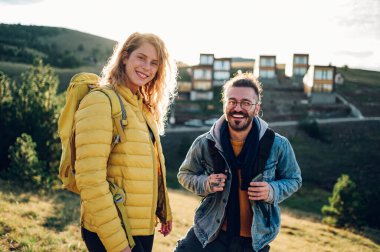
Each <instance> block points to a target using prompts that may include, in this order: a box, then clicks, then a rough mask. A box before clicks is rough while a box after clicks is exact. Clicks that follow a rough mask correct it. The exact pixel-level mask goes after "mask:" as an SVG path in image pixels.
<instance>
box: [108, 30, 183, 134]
mask: <svg viewBox="0 0 380 252" xmlns="http://www.w3.org/2000/svg"><path fill="white" fill-rule="evenodd" d="M144 42H148V43H149V44H151V45H152V46H153V47H154V48H155V49H156V51H157V54H158V61H159V66H158V69H157V73H156V75H155V77H154V78H153V79H152V80H151V81H150V82H149V83H147V84H145V85H144V86H142V87H140V89H139V90H140V92H141V94H142V97H143V102H144V104H145V105H146V106H147V107H148V109H149V110H150V112H151V113H152V114H153V116H154V118H155V120H156V122H157V126H158V130H159V132H160V134H161V135H162V134H164V131H165V123H166V121H167V114H168V111H169V107H170V104H171V103H172V102H173V100H174V98H175V96H176V94H177V80H176V79H177V66H176V64H175V62H174V61H173V60H172V59H171V58H170V55H169V53H168V51H167V49H166V47H165V44H164V42H163V41H162V40H161V39H160V38H159V37H158V36H157V35H155V34H152V33H138V32H135V33H133V34H131V35H130V36H129V37H128V38H127V40H126V41H125V42H124V43H118V44H117V46H116V47H115V49H114V52H113V54H112V56H111V57H110V58H109V60H108V63H107V65H106V66H105V67H104V68H103V70H102V79H101V84H102V85H105V84H111V85H112V86H114V87H116V86H117V85H122V84H123V83H125V81H126V79H127V76H126V73H125V67H124V64H123V60H124V59H125V58H126V57H128V55H131V53H132V52H133V51H134V50H136V49H138V48H139V47H140V46H141V45H142V44H143V43H144Z"/></svg>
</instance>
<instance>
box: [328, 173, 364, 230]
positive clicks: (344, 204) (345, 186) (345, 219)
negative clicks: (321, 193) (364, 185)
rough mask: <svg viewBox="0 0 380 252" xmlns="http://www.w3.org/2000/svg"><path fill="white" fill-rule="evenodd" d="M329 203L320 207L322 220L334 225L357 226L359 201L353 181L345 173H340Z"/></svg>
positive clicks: (358, 224)
mask: <svg viewBox="0 0 380 252" xmlns="http://www.w3.org/2000/svg"><path fill="white" fill-rule="evenodd" d="M329 203H330V205H325V206H323V207H322V215H323V218H322V222H324V223H326V224H329V225H332V226H336V227H349V226H355V227H358V226H360V224H361V220H360V218H359V216H360V212H362V211H361V209H360V208H361V207H360V206H361V203H360V200H359V194H358V192H357V187H356V184H355V182H353V181H352V180H351V179H350V177H349V176H348V175H346V174H342V175H341V176H340V177H339V178H338V181H337V183H336V184H335V185H334V189H333V192H332V196H331V197H329Z"/></svg>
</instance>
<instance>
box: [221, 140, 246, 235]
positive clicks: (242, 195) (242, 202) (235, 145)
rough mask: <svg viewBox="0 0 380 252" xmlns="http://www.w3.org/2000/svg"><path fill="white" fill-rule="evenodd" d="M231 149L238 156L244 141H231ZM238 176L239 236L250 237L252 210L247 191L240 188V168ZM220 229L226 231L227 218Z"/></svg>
mask: <svg viewBox="0 0 380 252" xmlns="http://www.w3.org/2000/svg"><path fill="white" fill-rule="evenodd" d="M231 145H232V149H233V150H234V154H235V156H238V155H239V154H240V152H241V150H242V149H243V146H244V141H232V140H231ZM237 174H238V177H239V185H238V186H239V206H240V236H242V237H251V226H252V217H253V212H252V209H251V203H250V202H249V199H248V192H247V191H245V190H241V189H240V186H241V176H240V174H241V170H240V169H239V170H238V172H237ZM222 229H223V230H224V231H227V218H225V219H224V222H223V226H222Z"/></svg>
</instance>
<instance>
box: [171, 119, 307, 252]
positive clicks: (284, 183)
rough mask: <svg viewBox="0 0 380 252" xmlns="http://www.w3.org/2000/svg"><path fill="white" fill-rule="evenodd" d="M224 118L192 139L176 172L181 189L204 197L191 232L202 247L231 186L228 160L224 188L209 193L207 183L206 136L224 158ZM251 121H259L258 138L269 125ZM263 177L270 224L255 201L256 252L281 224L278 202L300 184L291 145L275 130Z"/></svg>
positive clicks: (210, 170) (211, 234)
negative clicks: (266, 190) (267, 185)
mask: <svg viewBox="0 0 380 252" xmlns="http://www.w3.org/2000/svg"><path fill="white" fill-rule="evenodd" d="M224 120H225V118H224V116H222V117H221V118H220V119H219V120H218V121H217V122H216V123H215V124H214V125H213V126H212V128H211V129H210V131H209V132H206V133H204V134H203V135H200V136H199V137H197V138H196V139H195V140H194V142H193V144H192V146H191V147H190V149H189V151H188V153H187V155H186V158H185V160H184V161H183V163H182V165H181V167H180V168H179V172H178V174H177V177H178V181H179V183H180V184H181V185H182V186H183V187H184V188H186V189H187V190H189V191H191V192H193V193H195V194H196V195H199V196H202V197H203V199H202V200H201V202H200V204H199V206H198V208H197V209H196V212H195V216H194V233H195V235H196V236H197V238H198V240H199V241H200V242H201V243H202V245H203V247H205V246H206V245H207V244H209V243H210V242H212V241H213V240H215V238H216V237H217V236H218V233H219V230H220V229H221V226H222V224H223V220H224V217H225V214H226V205H227V202H228V196H229V192H230V188H231V170H230V167H229V164H228V163H227V162H226V164H227V169H228V172H227V181H226V185H225V188H224V190H223V191H222V192H216V193H212V192H211V191H210V189H209V187H208V186H207V179H208V176H209V175H210V174H212V173H214V168H213V167H212V164H213V162H212V158H211V155H210V153H209V150H208V143H207V141H208V140H207V139H210V140H212V141H214V142H215V147H216V148H217V149H218V151H219V153H220V154H221V155H222V156H223V157H224V159H225V160H226V158H225V154H224V152H223V150H222V147H221V141H220V133H219V132H220V127H221V125H222V123H223V121H224ZM253 123H257V124H258V126H259V132H260V136H259V138H260V139H261V137H262V136H263V135H264V133H265V130H266V129H267V128H268V124H267V123H266V122H265V121H263V120H262V119H260V118H255V119H254V121H253ZM263 180H264V181H266V182H268V183H269V185H270V186H271V192H270V198H271V199H270V200H269V202H265V203H264V204H265V207H266V208H267V209H268V211H269V213H270V225H269V227H268V226H267V225H266V218H265V216H264V214H263V212H262V211H261V209H260V208H259V206H258V205H257V204H254V205H253V207H252V210H253V221H252V227H251V233H252V247H253V249H254V250H255V251H258V250H260V249H261V248H262V247H264V246H265V245H267V244H268V243H270V242H271V241H272V240H274V238H275V237H276V236H277V234H278V232H279V229H280V225H281V220H280V208H279V206H278V204H279V203H280V202H281V201H283V200H284V199H286V198H288V197H289V196H290V195H292V194H293V193H294V192H296V191H297V190H298V189H299V188H300V187H301V184H302V178H301V170H300V168H299V166H298V163H297V161H296V157H295V155H294V151H293V149H292V146H291V145H290V143H289V141H288V139H286V138H285V137H284V136H281V135H279V134H278V133H276V134H275V139H274V142H273V146H272V149H271V153H270V155H269V158H268V160H267V163H266V165H265V168H264V171H263Z"/></svg>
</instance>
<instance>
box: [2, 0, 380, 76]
mask: <svg viewBox="0 0 380 252" xmlns="http://www.w3.org/2000/svg"><path fill="white" fill-rule="evenodd" d="M0 23H8V24H14V23H20V24H25V25H44V26H55V27H65V28H69V29H73V30H78V31H82V32H87V33H91V34H94V35H98V36H101V37H105V38H109V39H113V40H117V41H121V40H124V39H125V38H126V37H128V36H129V35H130V34H131V33H133V32H136V31H138V32H151V33H155V34H157V35H158V36H160V37H161V38H162V39H163V40H164V42H165V43H166V46H167V47H168V50H169V52H170V54H171V56H172V57H173V58H174V59H176V60H179V61H182V62H185V63H187V64H189V65H196V64H198V63H199V54H200V53H211V54H214V56H215V57H216V58H224V57H243V58H254V59H256V61H258V58H259V56H260V55H276V61H277V63H283V64H286V70H287V73H288V74H289V73H290V71H291V64H292V60H293V54H294V53H306V54H309V63H310V64H311V65H328V64H332V65H335V66H338V67H340V66H343V65H347V66H349V67H351V68H361V69H368V70H376V71H380V0H230V1H228V0H191V1H190V0H133V1H130V0H107V1H100V0H0Z"/></svg>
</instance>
